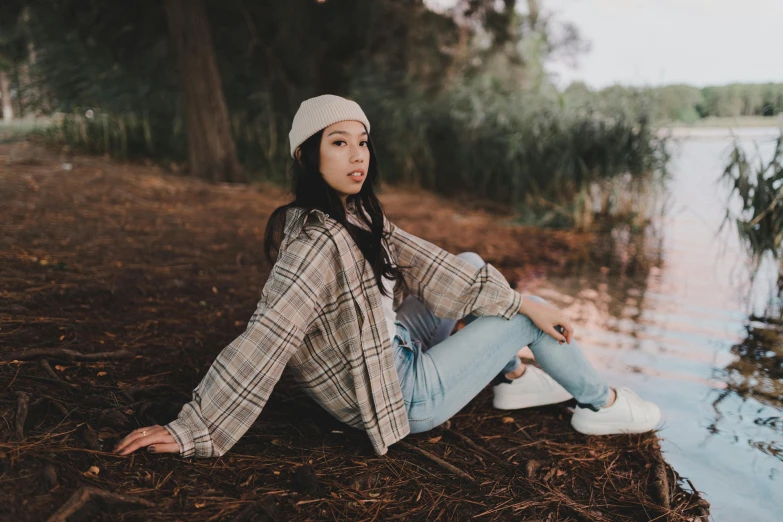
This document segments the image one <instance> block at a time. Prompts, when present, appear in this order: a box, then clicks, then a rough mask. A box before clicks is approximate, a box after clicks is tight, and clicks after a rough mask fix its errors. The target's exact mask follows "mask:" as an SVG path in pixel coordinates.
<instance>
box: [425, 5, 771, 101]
mask: <svg viewBox="0 0 783 522" xmlns="http://www.w3.org/2000/svg"><path fill="white" fill-rule="evenodd" d="M428 3H431V4H442V5H448V4H449V3H451V0H431V1H430V2H428ZM517 3H518V4H519V8H520V9H526V5H527V2H525V1H524V0H518V2H517ZM539 6H540V8H541V9H542V10H543V11H548V12H551V13H553V14H554V16H555V17H556V19H558V20H561V21H568V22H571V23H573V24H574V25H576V26H577V27H578V28H579V30H580V32H581V34H582V37H583V38H584V39H585V40H587V41H588V42H589V43H590V45H591V49H590V51H588V52H587V53H586V54H583V55H581V56H580V57H579V59H578V65H577V68H572V67H570V66H568V65H566V64H565V63H553V64H550V66H549V67H548V69H549V70H550V72H551V73H552V74H554V75H555V76H556V83H557V84H558V85H559V86H561V87H565V86H567V85H568V84H569V83H570V82H571V81H574V80H581V81H584V82H585V83H587V84H588V85H589V86H590V87H593V88H601V87H606V86H608V85H613V84H616V83H620V84H623V85H646V86H657V85H667V84H673V83H688V84H691V85H695V86H699V87H702V86H706V85H725V84H728V83H735V82H737V83H764V82H780V83H783V0H741V1H740V0H539Z"/></svg>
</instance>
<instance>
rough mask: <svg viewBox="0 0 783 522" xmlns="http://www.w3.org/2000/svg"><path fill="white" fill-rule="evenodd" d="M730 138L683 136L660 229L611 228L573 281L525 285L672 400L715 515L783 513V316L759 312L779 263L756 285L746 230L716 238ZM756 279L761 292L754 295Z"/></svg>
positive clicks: (594, 347)
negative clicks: (742, 237) (742, 235)
mask: <svg viewBox="0 0 783 522" xmlns="http://www.w3.org/2000/svg"><path fill="white" fill-rule="evenodd" d="M777 135H778V134H775V133H774V132H770V137H776V136H777ZM759 140H760V138H759V136H753V139H748V140H746V141H745V142H744V145H745V146H747V147H749V148H753V147H754V146H755V143H754V142H757V141H759ZM770 143H771V142H770ZM730 144H731V138H730V137H728V136H727V137H726V138H721V139H710V140H707V139H699V140H693V141H688V140H686V141H684V142H683V143H682V144H681V146H680V150H679V152H678V154H677V155H676V156H675V159H674V163H673V165H672V174H673V176H672V180H671V184H670V186H669V191H670V193H671V202H670V205H669V207H668V208H667V209H665V212H664V214H663V215H662V216H661V218H660V219H659V220H657V222H656V229H655V230H649V231H647V232H646V233H644V234H641V233H633V231H632V230H631V229H618V230H614V231H611V232H607V233H605V234H603V235H601V236H600V237H599V238H598V239H597V242H596V243H595V244H593V245H589V246H586V247H585V251H584V252H583V255H582V259H581V262H580V263H579V264H577V265H576V266H573V267H571V270H570V273H569V275H568V276H567V277H562V278H557V279H550V280H548V281H545V282H543V283H539V285H538V286H536V287H533V288H528V289H527V290H528V291H531V292H535V293H538V294H540V295H542V296H543V297H546V298H547V299H549V300H550V301H552V302H554V303H556V304H558V305H559V306H561V307H563V308H564V309H565V310H566V311H567V313H568V314H569V316H570V317H571V318H572V319H573V320H574V322H575V324H576V325H577V331H578V339H579V342H580V344H581V345H582V346H583V348H584V351H585V355H586V356H587V357H588V358H589V359H590V360H591V361H592V362H593V364H595V365H596V367H598V368H599V369H600V370H601V371H602V372H603V373H604V374H606V375H607V377H608V378H609V380H610V381H611V382H613V383H614V384H616V385H618V386H623V385H628V386H631V387H633V388H635V389H636V390H637V391H639V393H640V394H641V395H643V396H645V397H647V398H650V399H651V400H654V401H656V402H657V403H658V404H660V405H661V407H662V410H663V411H664V419H665V424H664V428H663V430H662V432H661V436H662V437H663V438H664V444H663V447H664V451H665V452H666V455H667V458H668V459H669V461H670V462H671V463H672V465H673V466H674V467H675V468H676V469H677V470H678V471H679V472H680V473H682V474H683V475H685V476H687V477H689V478H690V479H692V480H693V482H694V484H696V486H697V487H699V488H700V489H701V490H703V491H704V492H705V493H706V496H707V499H708V500H709V501H710V502H711V503H712V513H713V517H714V519H715V520H732V521H734V520H779V519H780V518H779V513H780V512H781V511H782V510H783V498H781V495H780V487H781V486H780V483H779V482H780V474H781V472H783V315H781V314H780V313H779V312H775V313H769V307H766V308H767V310H766V312H767V313H763V314H762V313H759V312H757V313H758V317H755V316H752V315H751V314H750V313H749V310H751V309H754V302H761V301H763V302H764V303H766V304H769V303H770V300H769V299H768V297H769V292H770V291H772V290H774V291H777V285H776V284H775V283H776V282H777V275H778V274H777V266H774V265H775V264H773V265H767V268H766V269H764V270H766V272H764V273H761V274H760V275H757V277H756V278H755V281H751V278H750V277H749V274H748V271H747V267H748V266H749V263H748V258H747V256H746V254H745V252H744V250H743V248H742V246H741V245H740V244H739V241H738V240H737V238H736V235H735V233H736V231H734V230H731V229H726V230H723V231H722V232H721V233H720V234H719V233H718V232H719V228H720V224H721V222H722V219H723V217H724V215H725V209H726V207H725V205H726V201H727V197H726V196H727V191H725V190H724V191H722V188H721V187H720V185H719V184H718V183H717V180H718V179H719V178H720V174H721V173H722V169H723V161H724V160H725V157H724V156H723V154H724V153H725V151H726V150H727V149H728V147H729V146H730ZM765 147H766V145H765V143H763V142H762V143H760V150H762V152H763V150H764V148H765ZM767 272H768V273H767ZM754 284H755V285H756V290H759V288H758V287H759V285H760V286H762V287H763V288H762V289H761V290H763V292H766V293H767V294H766V296H764V297H763V299H760V298H759V295H758V293H757V295H755V296H754V295H750V294H751V292H752V291H754ZM763 292H762V293H763ZM777 302H778V303H780V296H778V301H777ZM755 309H756V310H758V309H759V308H758V307H757V306H756V307H755ZM778 309H779V306H778Z"/></svg>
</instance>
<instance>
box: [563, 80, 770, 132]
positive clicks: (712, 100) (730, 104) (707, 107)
mask: <svg viewBox="0 0 783 522" xmlns="http://www.w3.org/2000/svg"><path fill="white" fill-rule="evenodd" d="M565 97H566V100H567V101H568V103H569V104H574V105H580V104H583V103H586V102H590V103H595V102H596V101H598V102H604V103H617V101H618V100H629V99H640V98H641V99H644V100H646V103H647V104H648V105H649V112H650V114H651V116H652V118H653V119H654V120H655V121H658V122H660V121H682V122H688V123H691V122H694V121H696V120H698V119H701V118H707V117H710V116H714V117H731V118H736V117H739V116H775V115H777V114H780V113H783V83H762V84H742V83H735V84H730V85H723V86H717V87H703V88H699V87H693V86H691V85H667V86H664V87H641V88H640V87H624V86H618V85H614V86H611V87H607V88H605V89H601V90H597V91H592V90H590V89H589V88H588V87H587V86H586V85H585V84H584V83H581V82H574V83H572V84H571V85H570V86H569V87H568V88H567V89H566V91H565Z"/></svg>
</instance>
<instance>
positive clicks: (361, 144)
mask: <svg viewBox="0 0 783 522" xmlns="http://www.w3.org/2000/svg"><path fill="white" fill-rule="evenodd" d="M368 143H369V142H367V141H366V140H365V141H361V142H359V145H360V146H362V147H367V145H368Z"/></svg>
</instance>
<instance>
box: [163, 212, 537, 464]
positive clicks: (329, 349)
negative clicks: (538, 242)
mask: <svg viewBox="0 0 783 522" xmlns="http://www.w3.org/2000/svg"><path fill="white" fill-rule="evenodd" d="M302 212H304V210H302V209H296V208H294V209H289V210H288V212H287V214H286V225H285V228H284V237H283V241H282V243H281V245H280V252H279V254H278V258H277V261H276V262H275V264H274V266H273V268H272V271H271V273H270V275H269V278H268V280H267V281H266V283H265V285H264V288H263V291H262V293H261V299H260V301H259V302H258V306H257V308H256V310H255V312H254V313H253V315H252V317H251V318H250V321H249V323H248V325H247V329H246V330H245V331H244V332H243V333H242V334H241V335H240V336H239V337H237V338H236V339H235V340H234V341H232V342H231V343H230V344H229V345H228V346H227V347H226V348H224V349H223V351H222V352H221V353H220V354H219V355H218V356H217V358H216V360H215V362H214V363H213V364H212V366H211V367H210V369H209V370H208V371H207V373H206V375H205V376H204V378H203V380H202V381H201V382H200V383H199V385H198V386H197V387H196V388H195V389H194V390H193V399H192V401H191V402H189V403H187V404H185V406H184V407H183V408H182V411H181V412H180V413H179V415H178V417H177V419H176V420H174V421H172V422H171V423H169V424H167V425H166V426H165V428H166V429H167V430H168V431H169V433H171V435H172V436H173V437H174V439H175V440H176V441H177V444H178V445H179V448H180V454H181V455H182V456H185V457H190V456H196V457H217V456H220V455H223V454H224V453H226V452H227V451H228V450H229V449H230V448H231V447H232V446H233V445H234V444H235V443H236V442H237V441H238V440H239V438H240V437H242V435H244V433H245V432H246V431H247V430H248V429H249V428H250V426H251V425H252V424H253V422H254V421H255V419H256V418H257V417H258V415H259V413H261V410H262V409H263V407H264V405H265V404H266V401H267V399H268V398H269V395H270V394H271V393H272V388H273V387H274V386H275V384H276V383H277V381H278V380H279V379H280V376H281V374H282V372H283V369H284V368H285V367H286V366H288V367H289V368H290V369H291V370H292V373H293V375H294V378H295V379H296V380H297V381H298V383H299V384H300V385H301V386H302V387H303V389H304V390H305V391H306V392H307V393H308V394H309V395H310V396H311V397H312V398H313V399H314V400H315V401H316V402H317V403H318V404H320V405H321V406H322V407H323V408H324V409H326V410H327V411H328V412H329V413H331V414H332V415H333V416H334V417H336V418H337V419H339V420H340V421H342V422H344V423H346V424H348V425H349V426H352V427H355V428H359V429H363V430H365V431H366V432H367V435H368V436H369V438H370V442H371V444H372V446H373V449H374V450H375V452H376V453H378V454H379V455H383V454H385V453H386V451H387V450H388V447H389V446H390V445H391V444H393V443H395V442H397V441H399V440H400V439H402V438H404V437H405V436H406V435H408V434H409V433H410V427H409V425H408V416H407V412H406V409H405V404H404V402H403V398H402V393H401V392H400V385H399V381H398V377H397V371H396V370H395V367H394V360H393V354H392V346H391V341H390V339H391V336H390V335H389V333H388V332H387V327H386V322H385V320H384V315H383V309H382V305H381V293H380V290H379V289H378V286H377V284H376V282H375V277H374V275H373V271H372V269H371V268H370V267H369V265H368V264H367V263H366V262H365V260H364V257H363V255H362V253H361V251H360V250H359V248H358V246H356V244H355V242H354V241H353V239H352V238H351V236H350V235H349V234H348V231H347V230H346V229H345V228H344V227H343V226H342V225H340V224H339V223H338V222H337V221H336V220H334V219H332V218H329V216H328V215H326V214H324V213H323V212H320V211H317V210H313V211H310V212H309V214H308V215H307V216H304V217H305V219H304V220H300V219H298V218H300V217H302V216H301V213H302ZM386 230H387V231H389V232H390V236H389V238H388V242H387V246H388V248H390V250H391V253H392V257H393V259H394V261H395V262H396V263H397V264H398V265H401V266H403V267H405V266H409V267H410V268H408V269H404V270H403V273H404V277H405V281H406V283H407V285H408V288H409V290H410V292H411V293H412V294H413V295H415V296H416V297H418V298H419V299H421V300H422V301H423V302H424V303H425V304H426V306H427V307H428V308H429V309H430V310H431V311H432V312H433V313H435V315H437V316H438V317H442V318H450V319H459V318H462V317H464V316H466V315H468V314H474V315H479V316H486V315H497V316H501V317H504V318H506V319H510V318H511V317H513V316H514V314H516V313H517V312H518V310H519V307H520V305H521V304H522V296H521V295H520V294H519V293H518V292H516V291H514V290H513V289H511V288H510V286H509V285H508V282H507V281H506V279H505V278H504V277H503V276H502V275H501V274H500V272H498V271H497V269H495V268H494V267H492V266H491V265H489V264H485V265H484V266H483V267H481V268H478V269H477V268H474V267H473V266H472V265H470V264H469V263H467V262H466V261H464V260H462V259H460V258H458V257H456V256H455V255H452V254H450V253H448V252H446V251H445V250H443V249H441V248H439V247H437V246H435V245H434V244H432V243H430V242H427V241H424V240H422V239H420V238H417V237H415V236H413V235H411V234H408V233H407V232H404V231H403V230H401V229H399V228H397V227H396V226H394V225H393V224H392V223H390V222H388V221H387V227H386ZM404 297H405V296H404V295H403V292H402V291H401V290H398V291H396V292H395V295H394V308H395V309H397V308H398V307H399V305H400V304H401V303H402V300H403V298H404Z"/></svg>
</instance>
